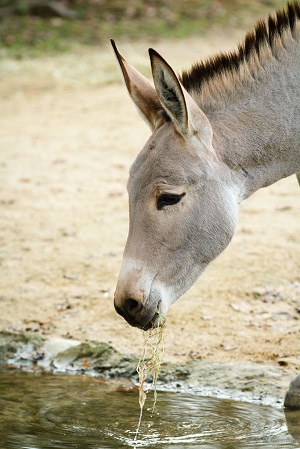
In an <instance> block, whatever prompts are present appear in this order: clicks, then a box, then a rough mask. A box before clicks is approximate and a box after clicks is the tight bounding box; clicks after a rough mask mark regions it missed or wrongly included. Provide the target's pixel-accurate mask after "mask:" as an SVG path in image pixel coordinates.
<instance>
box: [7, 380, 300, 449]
mask: <svg viewBox="0 0 300 449" xmlns="http://www.w3.org/2000/svg"><path fill="white" fill-rule="evenodd" d="M120 383H121V381H119V382H117V383H116V382H101V381H99V380H97V379H93V378H88V377H80V376H74V377H73V376H56V375H55V376H53V375H48V374H47V375H46V374H43V375H36V374H32V373H31V374H29V373H20V372H9V373H8V372H6V373H0V423H1V424H0V426H1V443H2V444H3V448H5V449H6V448H17V449H18V448H19V449H21V448H22V449H29V448H30V449H60V448H62V449H68V448H72V449H75V448H76V449H108V448H118V449H119V448H126V447H127V448H129V447H131V448H133V447H136V448H138V447H153V446H156V447H159V448H164V449H171V448H172V449H183V448H184V449H189V448H194V449H195V448H202V449H241V448H242V449H250V448H251V449H254V448H256V447H260V448H263V449H276V448H277V449H279V448H280V449H284V448H286V449H295V448H297V447H298V445H297V443H296V442H295V440H294V439H293V438H292V436H291V435H293V436H295V438H297V437H299V434H300V423H299V415H298V417H296V418H295V416H296V415H292V414H291V413H292V412H291V413H286V419H287V422H288V429H289V432H290V434H291V435H290V434H289V433H288V431H287V426H286V422H285V417H284V413H283V412H282V411H281V410H277V409H273V408H271V407H263V406H258V405H253V404H247V403H241V402H235V401H228V400H219V399H212V398H203V397H200V396H196V395H186V394H176V393H160V394H159V398H158V403H157V406H156V411H155V413H154V414H153V415H151V413H150V412H149V411H147V410H145V411H144V416H143V422H142V427H141V432H140V434H139V437H138V440H137V441H136V442H135V441H134V434H135V429H136V425H137V420H138V416H139V406H138V397H137V393H136V392H134V393H132V392H125V391H118V390H119V389H118V388H117V387H118V385H119V384H120ZM149 402H150V401H148V404H147V403H146V407H147V405H148V406H149V407H150V406H151V404H149ZM294 418H295V419H294ZM297 421H298V423H297ZM1 447H2V446H1Z"/></svg>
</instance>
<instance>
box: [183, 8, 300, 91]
mask: <svg viewBox="0 0 300 449" xmlns="http://www.w3.org/2000/svg"><path fill="white" fill-rule="evenodd" d="M299 19H300V4H299V3H297V2H295V3H292V4H291V3H289V4H288V5H287V8H286V9H283V10H279V11H277V12H276V14H275V16H269V18H268V19H267V20H260V21H259V22H258V23H257V24H256V26H255V28H254V30H252V31H250V32H248V33H247V34H246V37H245V40H244V42H243V43H242V44H240V45H239V46H238V48H237V49H236V50H235V51H232V52H229V53H219V54H217V55H216V56H214V57H211V58H209V59H208V60H206V61H200V62H198V63H196V64H194V65H193V66H192V68H191V69H190V70H188V71H183V72H182V74H181V76H180V81H181V83H182V84H183V86H184V87H185V89H186V90H187V91H188V92H191V91H194V92H197V93H202V90H203V89H204V86H205V87H208V90H209V91H210V90H211V89H209V87H213V88H214V89H213V90H212V91H213V92H216V91H218V90H219V89H218V87H219V88H220V86H218V85H220V81H222V83H221V84H224V82H225V80H227V84H228V79H232V78H236V77H237V75H239V74H241V73H246V72H247V73H248V75H249V73H250V76H251V74H253V72H255V70H256V69H257V66H258V64H259V65H261V64H262V63H263V57H264V55H265V56H266V55H269V56H275V57H276V52H277V49H278V41H280V42H281V45H279V47H280V48H282V45H283V46H284V42H282V41H283V40H284V38H285V35H286V34H289V35H293V33H295V28H296V24H297V21H298V20H299ZM216 88H217V89H216Z"/></svg>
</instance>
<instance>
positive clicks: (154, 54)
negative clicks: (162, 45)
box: [148, 48, 162, 59]
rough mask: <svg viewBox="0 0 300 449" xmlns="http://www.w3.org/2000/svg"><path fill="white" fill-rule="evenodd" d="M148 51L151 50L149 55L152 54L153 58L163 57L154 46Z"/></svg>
mask: <svg viewBox="0 0 300 449" xmlns="http://www.w3.org/2000/svg"><path fill="white" fill-rule="evenodd" d="M148 52H149V56H150V58H151V59H152V58H153V57H157V58H159V59H162V57H161V56H160V54H159V53H157V51H156V50H154V48H149V49H148Z"/></svg>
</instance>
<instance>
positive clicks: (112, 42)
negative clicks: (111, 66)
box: [110, 39, 119, 53]
mask: <svg viewBox="0 0 300 449" xmlns="http://www.w3.org/2000/svg"><path fill="white" fill-rule="evenodd" d="M110 43H111V45H112V48H113V49H114V51H115V53H119V52H118V49H117V46H116V43H115V41H114V40H113V39H110Z"/></svg>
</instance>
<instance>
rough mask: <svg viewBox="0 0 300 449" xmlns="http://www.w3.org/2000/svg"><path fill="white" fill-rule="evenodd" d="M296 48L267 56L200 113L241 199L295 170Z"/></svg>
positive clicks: (299, 131) (298, 120) (299, 98)
mask: <svg viewBox="0 0 300 449" xmlns="http://www.w3.org/2000/svg"><path fill="white" fill-rule="evenodd" d="M299 86H300V44H299V43H298V42H296V41H295V40H294V41H293V42H291V44H290V46H289V47H288V48H287V49H282V51H281V52H280V53H279V54H277V57H276V58H275V57H274V56H272V57H270V58H269V59H268V61H267V62H266V63H265V65H264V66H260V67H258V68H257V71H256V73H255V77H254V76H253V77H251V78H248V79H247V80H243V82H242V83H241V84H239V85H238V86H237V87H236V89H229V88H228V89H227V92H226V95H225V96H224V98H223V99H222V100H221V101H220V100H218V101H217V102H216V103H215V104H211V105H210V106H206V107H205V102H203V109H204V112H205V113H206V115H207V117H208V119H209V120H210V123H211V126H212V129H213V132H214V148H215V150H216V151H217V153H218V156H219V158H220V159H221V160H222V161H223V162H225V163H226V165H228V166H229V167H230V168H231V169H232V170H233V171H234V173H235V174H237V176H238V178H239V183H240V184H241V183H242V186H241V195H240V196H241V199H244V198H246V197H248V196H250V195H251V194H252V193H254V192H255V191H256V190H258V189H259V188H261V187H266V186H268V185H270V184H272V183H274V182H276V181H278V180H279V179H282V178H284V177H286V176H289V175H291V174H293V173H297V172H299V171H300V89H299Z"/></svg>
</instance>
